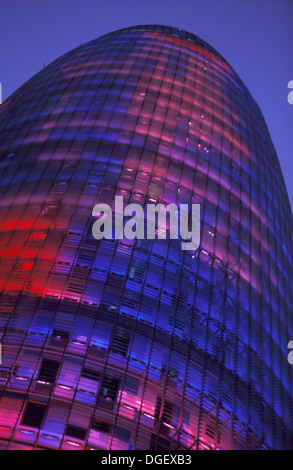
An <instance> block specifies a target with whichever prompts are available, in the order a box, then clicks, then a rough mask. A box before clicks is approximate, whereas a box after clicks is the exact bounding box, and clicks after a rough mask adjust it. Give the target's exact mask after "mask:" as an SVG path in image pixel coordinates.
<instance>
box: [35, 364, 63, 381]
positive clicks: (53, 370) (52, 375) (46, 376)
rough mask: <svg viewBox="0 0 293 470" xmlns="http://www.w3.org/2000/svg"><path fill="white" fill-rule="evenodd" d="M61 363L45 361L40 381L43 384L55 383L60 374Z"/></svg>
mask: <svg viewBox="0 0 293 470" xmlns="http://www.w3.org/2000/svg"><path fill="white" fill-rule="evenodd" d="M59 365H60V362H58V361H52V360H51V359H44V360H43V364H42V367H41V370H40V373H39V378H38V380H40V381H42V382H50V383H54V382H55V379H56V375H57V372H58V368H59Z"/></svg>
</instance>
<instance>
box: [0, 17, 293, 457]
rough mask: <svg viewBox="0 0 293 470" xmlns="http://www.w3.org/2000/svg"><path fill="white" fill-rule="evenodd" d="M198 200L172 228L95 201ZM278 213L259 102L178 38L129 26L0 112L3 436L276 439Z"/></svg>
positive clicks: (288, 303) (284, 318) (26, 439)
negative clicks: (116, 222) (180, 229)
mask: <svg viewBox="0 0 293 470" xmlns="http://www.w3.org/2000/svg"><path fill="white" fill-rule="evenodd" d="M115 196H123V198H124V203H125V204H130V203H136V204H140V205H141V206H143V207H145V206H146V204H157V203H162V204H165V205H167V204H170V203H173V204H177V205H179V204H189V205H191V204H200V208H201V241H200V246H199V248H198V249H197V250H196V251H188V250H187V251H184V250H182V249H181V240H180V239H178V240H176V239H168V237H167V239H166V240H162V239H159V238H156V239H154V240H147V239H144V240H140V239H133V240H127V239H126V238H124V239H118V240H116V239H113V240H111V239H109V240H108V239H102V240H96V239H95V238H94V237H93V235H92V226H93V223H94V221H95V220H96V218H94V217H93V216H92V210H93V207H94V206H95V205H96V204H98V203H104V204H108V205H110V206H111V207H113V204H114V200H115ZM292 233H293V223H292V215H291V210H290V206H289V202H288V198H287V193H286V189H285V185H284V181H283V177H282V174H281V170H280V166H279V163H278V158H277V155H276V152H275V150H274V147H273V144H272V141H271V138H270V136H269V133H268V130H267V127H266V124H265V122H264V119H263V117H262V114H261V112H260V110H259V108H258V106H257V104H256V103H255V102H254V100H253V99H252V97H251V95H250V94H249V92H248V90H247V89H246V87H245V86H244V84H243V83H242V81H241V80H240V79H239V77H238V76H237V75H236V73H235V72H234V71H233V69H232V68H231V67H230V65H229V64H228V63H227V62H226V61H225V60H224V59H223V57H221V55H220V54H218V53H217V52H216V51H215V50H214V49H213V48H212V47H210V46H209V45H208V44H206V43H205V42H203V41H202V40H201V39H199V38H198V37H196V36H194V35H193V34H189V33H187V32H185V31H183V30H181V29H177V28H171V27H165V26H138V27H132V28H127V29H123V30H120V31H116V32H113V33H111V34H107V35H105V36H103V37H101V38H99V39H96V40H94V41H91V42H89V43H87V44H84V45H82V46H80V47H78V48H76V49H74V50H73V51H71V52H69V53H67V54H65V55H64V56H62V57H61V58H59V59H57V60H56V61H54V62H53V63H52V64H50V65H49V66H47V67H46V68H44V69H43V70H42V71H40V72H39V73H38V74H36V75H35V76H34V77H32V78H31V79H30V80H29V81H28V82H26V83H25V84H24V85H23V86H22V87H21V88H19V89H18V90H17V91H16V92H15V93H14V94H13V95H11V96H10V97H9V98H8V99H7V100H6V101H5V102H4V103H3V104H2V105H1V106H0V237H1V240H0V255H1V264H0V283H1V286H0V288H1V296H0V309H1V315H0V341H1V345H2V364H1V365H0V371H1V374H0V448H1V449H47V448H49V449H77V450H78V449H147V450H149V449H170V450H174V449H290V448H293V443H292V437H293V426H292V418H293V401H292V394H293V387H292V383H293V382H292V379H293V376H292V373H293V368H292V366H290V365H289V363H288V361H287V353H288V351H287V344H288V341H289V340H291V339H293V321H292V320H293V312H292V303H293V302H292V290H291V286H292V283H293V276H292V256H293V253H292V246H293V243H292Z"/></svg>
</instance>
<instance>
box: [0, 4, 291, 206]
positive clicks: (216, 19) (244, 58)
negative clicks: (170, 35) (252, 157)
mask: <svg viewBox="0 0 293 470" xmlns="http://www.w3.org/2000/svg"><path fill="white" fill-rule="evenodd" d="M292 22H293V0H147V1H142V0H50V1H46V0H42V1H40V0H26V1H23V0H9V1H8V0H5V1H2V2H1V9H0V82H1V83H2V98H3V101H4V100H5V99H6V98H8V96H9V95H10V94H11V93H12V92H13V91H15V90H16V89H17V88H18V87H19V86H20V85H22V84H23V83H24V82H25V81H26V80H28V79H29V78H30V77H31V76H32V75H34V74H35V73H37V72H38V71H39V70H41V69H42V68H43V64H46V65H48V64H49V63H50V62H52V61H53V60H54V59H56V58H57V57H59V56H60V55H62V54H64V53H65V52H68V51H69V50H71V49H73V48H74V47H76V46H78V45H79V44H82V43H84V42H87V41H89V40H91V39H94V38H96V37H98V36H101V35H102V34H105V33H109V32H111V31H114V30H115V29H120V28H123V27H126V26H134V25H137V24H165V25H168V26H175V27H178V28H183V29H186V30H187V31H190V32H192V33H194V34H196V35H198V36H199V37H201V38H202V39H204V40H205V41H207V42H208V43H209V44H211V46H213V47H214V48H215V49H216V50H218V51H219V52H220V53H221V54H222V55H223V56H224V57H225V59H226V60H227V61H228V62H229V63H230V65H231V66H232V67H233V68H234V70H235V71H236V72H237V73H238V75H239V76H240V78H241V79H242V80H243V81H244V83H245V85H246V86H247V87H248V89H249V90H250V92H251V94H252V96H253V97H254V99H255V100H256V101H257V103H258V104H259V106H260V108H261V110H262V112H263V115H264V117H265V120H266V122H267V125H268V128H269V131H270V134H271V137H272V140H273V142H274V145H275V147H276V150H277V153H278V156H279V160H280V163H281V167H282V170H283V175H284V178H285V182H286V186H287V191H288V194H289V198H290V201H291V207H293V155H292V152H293V139H292V134H293V132H292V131H293V105H290V104H289V103H288V101H287V96H288V93H289V90H288V88H287V86H288V83H289V81H290V80H293V60H292V55H293V27H292Z"/></svg>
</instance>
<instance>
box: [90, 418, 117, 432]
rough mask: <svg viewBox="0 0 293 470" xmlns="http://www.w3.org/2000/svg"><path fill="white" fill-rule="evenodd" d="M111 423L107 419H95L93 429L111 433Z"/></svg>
mask: <svg viewBox="0 0 293 470" xmlns="http://www.w3.org/2000/svg"><path fill="white" fill-rule="evenodd" d="M111 427H112V425H111V423H106V421H100V420H99V419H93V422H92V429H93V430H94V431H98V432H103V433H105V434H110V432H111Z"/></svg>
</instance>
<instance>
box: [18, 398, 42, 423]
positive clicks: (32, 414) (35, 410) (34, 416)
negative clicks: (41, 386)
mask: <svg viewBox="0 0 293 470" xmlns="http://www.w3.org/2000/svg"><path fill="white" fill-rule="evenodd" d="M46 408H47V407H46V406H45V405H39V404H37V403H28V404H27V407H26V410H25V413H24V416H23V419H22V423H21V424H23V425H24V426H31V427H33V428H40V427H41V425H42V422H43V418H44V415H45V412H46Z"/></svg>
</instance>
